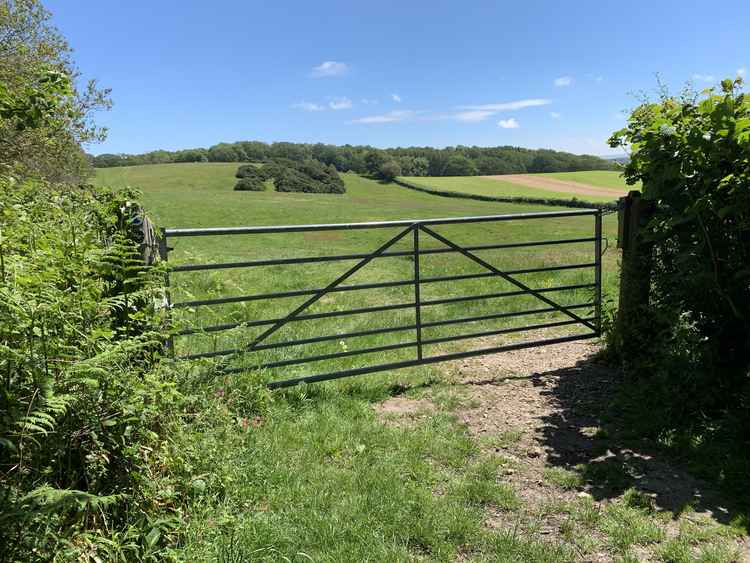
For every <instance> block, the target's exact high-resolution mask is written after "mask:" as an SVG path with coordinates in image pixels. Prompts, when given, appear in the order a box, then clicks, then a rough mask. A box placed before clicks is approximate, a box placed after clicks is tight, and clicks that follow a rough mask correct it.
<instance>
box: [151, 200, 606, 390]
mask: <svg viewBox="0 0 750 563" xmlns="http://www.w3.org/2000/svg"><path fill="white" fill-rule="evenodd" d="M579 216H593V217H594V236H593V237H584V238H575V239H556V240H544V241H530V242H519V243H504V244H490V245H478V246H460V245H458V244H456V243H454V242H452V241H451V240H449V239H448V238H446V237H445V236H443V235H440V234H439V233H436V232H435V231H434V230H432V229H431V228H430V226H438V225H453V224H466V223H484V222H502V221H519V220H533V219H547V218H562V217H579ZM380 228H403V229H402V230H401V231H399V233H398V234H396V235H395V236H393V237H392V238H391V239H389V240H388V241H387V242H385V243H383V244H381V245H380V246H379V247H378V248H377V249H376V250H374V251H372V252H370V253H362V254H346V255H331V256H308V257H300V258H279V259H269V260H253V261H243V262H229V263H214V264H184V265H176V266H173V267H171V268H170V269H169V270H170V272H191V271H201V270H215V269H232V268H245V267H258V266H270V265H280V264H290V265H294V264H306V263H313V262H329V261H344V260H349V261H351V260H358V261H357V262H356V263H355V264H354V266H352V267H350V268H349V269H348V270H347V271H346V272H344V273H343V274H341V275H340V276H338V277H337V278H336V279H335V280H334V281H332V282H331V283H329V284H328V285H327V286H326V287H324V288H318V289H307V290H296V291H286V292H274V293H267V294H256V295H248V296H236V297H221V298H215V299H202V300H193V301H184V302H179V303H171V301H170V302H169V303H168V307H169V309H172V308H178V307H180V308H181V307H197V306H204V305H218V304H225V303H234V302H241V301H255V300H264V299H276V298H284V297H296V296H305V295H310V296H311V297H309V298H308V299H306V300H305V301H304V302H303V303H302V304H301V305H298V306H297V307H295V308H294V309H293V310H292V311H291V312H290V313H288V314H287V315H285V316H284V317H281V318H278V319H268V320H261V321H258V320H253V321H247V322H243V323H226V324H222V325H214V326H209V327H204V328H201V329H187V330H182V331H179V332H177V333H176V334H174V335H173V336H185V335H189V334H198V333H207V332H215V331H223V330H229V329H232V328H236V327H240V326H265V325H271V326H270V328H267V329H266V330H264V331H262V332H261V334H260V335H258V336H256V337H255V338H254V339H253V340H252V342H250V343H249V344H248V345H246V346H245V347H243V348H239V349H231V350H222V351H214V352H205V353H197V354H188V355H185V356H180V357H176V358H175V359H177V360H192V359H198V358H208V357H218V356H228V357H233V356H235V355H240V354H241V355H244V354H248V353H252V352H256V351H259V350H268V349H275V348H282V347H287V346H295V345H302V344H311V343H315V342H324V341H328V340H336V339H343V338H356V337H358V336H367V335H372V334H386V333H392V332H402V331H407V330H408V331H411V330H414V331H415V333H416V340H415V341H411V342H405V343H398V344H389V345H384V346H378V347H372V348H364V349H359V350H351V351H344V352H338V353H332V354H322V355H318V356H309V357H305V358H302V359H291V360H282V361H277V362H270V363H267V364H260V365H258V366H255V367H234V368H233V367H226V365H224V366H222V367H220V369H219V372H220V373H241V372H245V371H249V370H252V369H257V368H275V367H282V366H286V365H295V364H305V363H310V362H317V361H322V360H327V359H334V358H339V357H346V356H358V355H365V354H371V353H375V352H383V351H388V350H396V349H401V348H407V347H415V348H416V358H415V359H413V360H403V361H399V362H390V363H384V364H377V365H371V366H365V367H360V368H351V369H347V370H340V371H336V372H329V373H320V374H316V375H308V376H301V377H295V378H291V379H286V380H281V381H271V382H269V383H268V384H267V386H268V387H269V388H271V389H275V388H280V387H288V386H291V385H297V384H299V383H312V382H317V381H325V380H331V379H339V378H342V377H350V376H354V375H361V374H366V373H374V372H378V371H386V370H391V369H399V368H404V367H411V366H417V365H427V364H432V363H437V362H444V361H449V360H454V359H461V358H468V357H472V356H480V355H486V354H492V353H497V352H503V351H510V350H519V349H524V348H533V347H537V346H545V345H549V344H557V343H562V342H570V341H575V340H582V339H588V338H596V337H599V336H600V335H601V318H602V314H601V306H602V272H601V270H602V211H601V210H600V209H586V210H574V211H573V210H571V211H554V212H540V213H517V214H507V215H486V216H475V217H453V218H443V219H423V220H419V219H416V220H403V221H375V222H367V223H333V224H316V225H278V226H255V227H226V228H195V229H162V241H161V245H160V249H163V251H162V252H161V254H162V259H163V260H166V259H167V257H168V252H169V250H171V249H170V248H169V247H168V245H167V240H168V238H169V237H192V236H222V235H252V234H269V233H291V232H316V231H335V230H355V229H380ZM420 232H421V233H422V234H425V235H427V236H429V237H430V238H433V239H435V240H437V241H439V242H441V243H442V244H443V245H444V246H445V247H446V248H437V249H425V250H420ZM410 233H411V234H412V249H411V250H407V251H395V252H393V251H392V252H388V249H389V248H390V247H391V246H393V245H394V244H396V243H397V242H399V241H400V240H402V239H404V238H405V237H407V235H409V234H410ZM583 242H593V243H594V254H595V256H594V261H593V262H591V263H585V264H573V265H563V266H553V267H543V268H529V269H522V270H506V271H503V270H501V269H499V268H497V267H495V266H493V265H492V264H490V263H489V262H487V261H485V260H484V259H482V258H480V257H479V256H477V255H476V254H473V252H472V251H473V250H490V249H505V248H523V247H533V246H546V245H557V244H574V243H583ZM451 252H455V253H459V254H462V255H463V256H464V257H466V258H468V259H470V260H472V261H473V262H475V263H477V264H479V265H480V266H482V268H483V269H485V270H488V272H483V273H480V274H461V275H457V276H439V277H434V278H423V277H422V276H421V273H420V257H421V256H422V255H428V254H442V253H451ZM396 256H412V257H413V260H414V268H413V275H412V279H410V280H400V281H392V282H378V283H366V284H358V285H349V286H343V285H341V284H342V282H344V281H345V280H346V279H348V278H349V277H351V276H352V275H353V274H354V273H356V272H357V271H359V270H360V269H362V268H363V267H365V266H366V265H367V264H369V263H370V262H371V261H373V260H375V259H378V258H384V257H396ZM590 267H593V268H594V283H591V284H579V285H571V286H559V287H554V288H539V289H534V288H531V287H529V286H528V285H526V284H524V283H523V282H520V281H519V280H517V279H515V278H514V277H513V275H514V274H522V273H532V272H542V271H559V270H565V269H578V268H590ZM482 277H500V278H502V279H504V280H505V281H507V282H509V283H511V284H512V285H515V286H516V287H517V288H519V289H518V291H511V292H503V293H495V294H488V295H478V296H470V297H466V296H464V297H459V298H444V299H437V300H432V301H423V300H422V298H421V291H420V289H421V286H422V285H423V284H425V283H432V282H442V281H452V280H459V279H473V278H482ZM407 285H413V287H414V302H413V303H405V304H398V305H383V306H376V307H365V308H360V309H350V310H345V311H332V312H328V313H313V314H309V315H305V316H301V313H302V312H303V311H305V310H306V309H307V308H309V307H310V306H312V305H313V304H314V303H316V302H317V301H319V300H320V299H321V298H322V297H324V296H325V295H327V294H328V293H331V292H339V291H353V290H361V289H374V288H382V287H398V286H407ZM583 288H593V289H594V299H593V301H592V302H589V303H584V304H576V305H560V304H558V303H556V302H555V301H553V300H552V299H549V298H547V297H545V296H544V295H543V294H544V293H550V292H556V291H565V290H574V289H583ZM166 295H167V299H168V300H169V299H170V297H169V277H168V278H167V293H166ZM520 295H531V296H533V297H536V298H537V299H539V300H540V301H542V302H543V303H545V304H546V305H548V308H546V309H531V310H526V311H520V312H512V313H507V312H506V313H495V314H490V315H480V316H477V317H466V318H459V319H447V320H441V321H432V322H428V323H423V322H422V319H421V309H422V307H423V306H425V305H440V304H445V303H450V302H456V301H467V300H476V299H483V298H486V299H490V298H499V297H509V296H520ZM411 307H413V308H414V311H415V323H414V324H413V325H404V326H398V327H388V328H380V329H370V330H363V331H355V332H351V333H344V334H338V335H327V336H318V337H312V338H305V339H300V340H296V341H295V340H292V341H282V342H276V343H273V344H263V341H264V340H266V339H267V338H269V337H270V336H271V335H273V334H274V333H275V332H277V331H278V330H279V329H281V328H282V327H284V326H285V325H287V324H288V323H290V322H296V321H300V320H307V319H317V318H328V317H336V316H343V315H347V314H361V313H369V312H378V311H386V310H395V309H406V308H411ZM580 308H593V310H594V316H593V317H588V318H582V317H580V316H578V315H576V314H575V313H573V312H572V310H571V309H580ZM549 312H551V313H554V312H560V313H563V314H565V315H567V316H568V317H570V318H571V319H573V320H568V321H557V322H553V323H545V324H538V325H528V326H523V327H513V328H506V329H499V330H493V331H484V332H479V333H469V334H460V335H456V336H452V337H440V338H432V339H428V340H424V339H423V337H422V328H423V327H433V326H444V325H449V324H460V323H467V322H472V321H479V320H488V319H495V318H508V317H514V316H523V315H527V314H537V313H549ZM568 325H583V326H585V327H587V328H589V329H591V332H589V333H584V334H576V335H571V336H563V337H556V338H549V339H542V340H535V341H531V342H521V343H516V344H507V345H503V346H494V347H490V348H480V349H475V350H468V351H463V352H453V353H447V354H440V355H433V356H427V357H425V356H424V355H423V346H424V345H429V344H437V343H443V342H452V341H456V340H464V339H471V338H478V337H481V336H493V335H499V334H508V333H513V332H523V331H526V330H537V329H541V328H552V327H557V326H568ZM172 338H173V337H171V338H170V349H171V350H172V353H173V354H174V344H173V342H172Z"/></svg>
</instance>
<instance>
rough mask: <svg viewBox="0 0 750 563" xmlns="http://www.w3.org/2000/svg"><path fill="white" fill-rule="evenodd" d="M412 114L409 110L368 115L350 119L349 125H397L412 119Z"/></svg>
mask: <svg viewBox="0 0 750 563" xmlns="http://www.w3.org/2000/svg"><path fill="white" fill-rule="evenodd" d="M414 114H415V112H414V111H411V110H401V111H389V112H388V113H383V114H381V115H368V116H366V117H359V118H357V119H352V120H351V121H350V122H349V123H364V124H373V123H397V122H399V121H406V120H407V119H411V118H412V117H414Z"/></svg>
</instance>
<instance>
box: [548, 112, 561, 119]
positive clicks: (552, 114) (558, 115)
mask: <svg viewBox="0 0 750 563" xmlns="http://www.w3.org/2000/svg"><path fill="white" fill-rule="evenodd" d="M549 116H550V117H551V118H552V119H560V117H562V114H560V113H557V112H556V111H551V112H549Z"/></svg>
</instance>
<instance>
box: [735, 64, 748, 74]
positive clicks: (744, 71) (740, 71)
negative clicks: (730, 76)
mask: <svg viewBox="0 0 750 563" xmlns="http://www.w3.org/2000/svg"><path fill="white" fill-rule="evenodd" d="M746 74H747V69H746V68H745V67H744V66H743V67H740V68H738V69H737V76H745V75H746Z"/></svg>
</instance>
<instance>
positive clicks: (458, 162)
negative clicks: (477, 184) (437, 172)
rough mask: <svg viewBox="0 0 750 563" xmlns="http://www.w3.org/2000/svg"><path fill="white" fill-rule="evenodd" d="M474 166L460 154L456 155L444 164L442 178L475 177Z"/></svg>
mask: <svg viewBox="0 0 750 563" xmlns="http://www.w3.org/2000/svg"><path fill="white" fill-rule="evenodd" d="M476 174H477V167H476V165H475V164H474V163H473V162H472V161H471V160H469V159H468V158H466V157H465V156H463V155H461V154H456V155H453V156H451V157H450V158H449V159H448V162H446V163H445V169H444V170H443V176H476Z"/></svg>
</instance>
